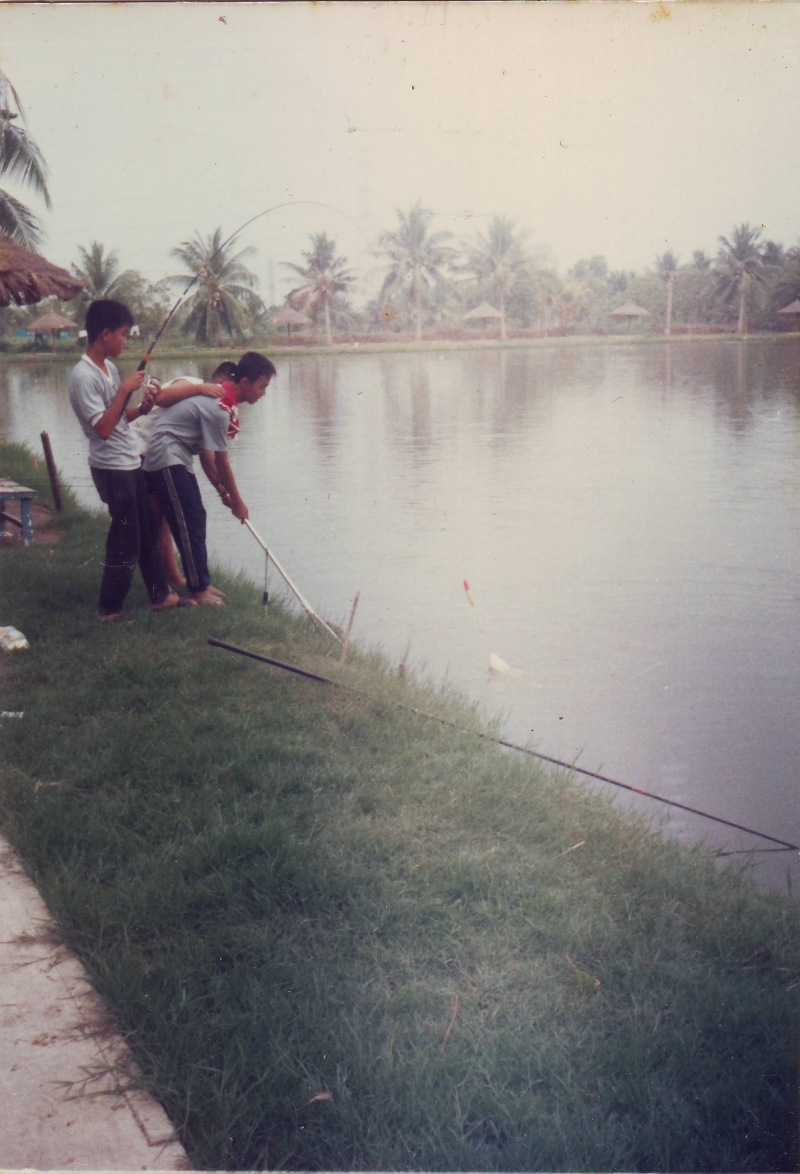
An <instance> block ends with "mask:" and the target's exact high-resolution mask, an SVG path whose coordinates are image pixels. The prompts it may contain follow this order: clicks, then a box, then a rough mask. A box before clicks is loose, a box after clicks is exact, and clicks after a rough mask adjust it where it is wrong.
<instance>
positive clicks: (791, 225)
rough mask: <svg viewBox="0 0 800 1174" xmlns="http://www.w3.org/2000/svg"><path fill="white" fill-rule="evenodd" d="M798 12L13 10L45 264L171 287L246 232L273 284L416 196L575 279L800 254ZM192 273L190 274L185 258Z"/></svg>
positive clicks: (575, 7) (360, 248)
mask: <svg viewBox="0 0 800 1174" xmlns="http://www.w3.org/2000/svg"><path fill="white" fill-rule="evenodd" d="M798 62H800V4H797V3H794V2H793V0H787V2H780V0H777V2H776V0H772V2H761V3H735V2H734V3H731V2H725V3H720V4H712V3H686V2H674V3H668V4H659V3H633V2H622V3H606V2H602V0H601V2H598V3H589V2H582V3H562V2H555V3H552V2H551V3H527V4H523V3H504V2H497V3H491V2H489V3H484V2H477V3H459V2H457V0H450V2H448V3H433V4H427V3H415V2H413V0H412V2H402V3H391V2H388V3H378V4H369V3H333V4H311V3H308V4H306V3H302V2H294V3H277V4H269V3H253V4H213V3H202V4H195V3H173V4H167V3H155V4H130V3H127V4H117V5H105V4H91V3H85V4H80V3H78V4H65V5H44V4H43V5H36V4H31V5H26V4H0V68H1V69H3V70H4V71H5V72H6V73H7V74H8V76H9V77H10V79H11V81H12V82H13V84H14V85H15V86H16V88H17V90H18V91H19V93H20V96H21V98H22V101H23V104H24V106H25V110H26V113H27V116H28V126H29V130H30V132H31V134H32V135H33V137H34V139H35V140H36V142H37V143H38V144H39V146H40V148H41V149H42V151H43V153H44V155H45V158H46V160H47V163H48V166H49V170H50V189H51V195H52V199H53V207H52V210H51V211H50V212H47V211H46V210H45V209H44V207H43V205H42V204H41V202H40V201H38V200H37V198H36V197H35V196H33V194H32V193H27V194H26V193H25V192H24V191H22V190H21V189H18V188H12V190H13V191H14V192H15V194H17V195H19V196H20V197H22V198H23V199H25V200H26V202H27V203H29V205H30V206H31V207H33V208H34V209H35V210H36V211H37V212H39V213H40V214H41V221H42V224H43V226H44V228H45V230H46V242H45V245H44V252H45V255H46V256H48V257H49V258H50V259H51V260H53V261H55V262H56V263H58V264H61V265H68V264H69V262H71V261H74V260H76V259H77V249H78V246H79V245H84V246H88V245H89V244H90V243H91V242H92V241H93V240H99V241H101V242H102V243H103V244H104V245H105V246H106V247H107V248H115V249H116V250H117V251H118V253H119V256H120V261H121V262H122V264H123V266H125V267H131V268H135V269H138V270H140V271H141V272H143V273H144V274H145V275H146V276H147V277H149V278H151V279H153V280H156V279H158V278H160V277H162V276H164V275H165V274H167V273H170V272H174V271H175V269H176V263H175V262H174V261H173V260H171V259H170V256H169V252H170V249H171V248H172V247H173V246H175V245H177V244H180V242H181V241H183V240H186V239H187V238H189V237H190V236H192V235H193V233H194V232H195V231H199V232H201V233H202V234H204V235H205V234H209V233H211V232H212V231H213V230H214V229H215V228H217V227H218V226H221V227H222V229H223V232H224V234H225V235H229V234H230V233H232V232H234V230H235V229H236V228H238V227H239V225H240V224H242V223H243V222H244V221H246V220H248V219H249V218H250V217H253V216H255V215H256V214H257V213H259V212H261V211H262V210H264V209H266V208H269V207H271V206H273V205H276V204H282V203H284V202H287V201H294V200H298V201H299V200H305V201H319V202H322V203H324V204H327V205H330V206H331V207H330V208H322V207H317V206H313V205H308V204H305V205H297V206H295V207H292V208H288V209H283V210H281V211H279V212H273V213H270V214H269V215H267V216H264V217H262V218H261V219H260V220H258V221H257V222H256V223H255V224H253V225H252V226H251V227H250V228H248V229H247V230H245V231H244V232H243V233H242V234H241V236H240V237H239V238H238V240H237V244H238V245H239V246H240V247H244V246H246V245H252V246H255V247H256V248H257V250H258V252H257V254H256V255H255V256H254V257H253V258H252V259H251V262H250V264H251V266H252V268H253V269H254V270H255V272H256V273H258V275H259V277H260V279H261V293H262V295H263V296H265V297H266V296H268V295H269V294H270V258H272V259H273V268H272V274H273V276H272V281H273V285H272V289H273V290H274V294H275V297H276V298H277V299H278V300H282V298H283V296H284V294H285V293H286V291H287V290H288V288H289V286H288V285H287V284H286V281H285V271H284V270H282V269H281V266H280V262H281V261H285V260H294V261H300V260H301V256H300V254H301V251H302V250H303V249H304V248H307V247H308V237H309V234H310V233H312V232H317V231H322V230H324V231H327V232H328V234H329V235H331V236H333V237H334V238H335V239H336V240H337V243H338V245H339V251H340V252H341V253H343V254H344V255H345V256H347V257H348V259H349V260H350V262H351V264H352V265H354V266H355V267H357V268H360V269H366V268H372V269H373V270H374V267H375V266H376V265H377V263H378V262H377V260H376V259H375V258H374V257H370V255H369V252H368V245H369V243H371V242H373V241H374V239H375V237H376V236H377V234H378V233H379V232H380V231H382V230H385V229H391V228H393V227H395V226H396V223H397V221H396V215H395V212H396V209H398V208H400V209H403V210H404V211H405V210H408V208H409V207H410V206H411V204H412V203H413V202H414V201H415V200H418V199H419V200H421V201H422V202H423V204H424V205H425V206H427V207H429V208H431V209H432V210H433V211H434V212H436V213H437V219H436V221H435V222H434V228H446V229H449V230H451V231H452V232H454V233H455V234H456V236H457V237H458V238H459V239H463V238H469V237H470V236H471V235H473V234H474V233H475V232H476V231H477V230H479V229H482V228H485V227H486V225H487V223H488V219H489V218H490V217H491V216H492V215H494V214H500V215H507V216H510V217H511V218H513V219H514V220H515V221H516V222H517V223H518V225H519V226H520V227H523V228H525V229H526V230H527V231H528V234H529V237H528V239H529V241H530V243H531V244H536V245H539V246H542V247H544V248H546V249H548V250H549V254H550V256H551V258H552V261H553V262H554V264H555V265H556V266H557V267H558V269H559V271H560V272H561V273H562V274H563V273H564V272H565V271H566V269H567V268H568V267H569V266H570V265H572V264H574V262H575V261H577V260H578V259H580V258H582V257H587V256H591V255H593V254H596V253H599V254H602V255H604V256H605V257H606V259H607V261H608V263H609V266H610V267H611V268H612V269H622V268H628V269H635V270H643V269H645V268H646V267H648V266H651V265H652V264H653V262H654V259H655V257H656V255H657V254H659V253H661V252H663V251H664V250H665V249H667V248H671V249H673V250H674V251H675V252H677V254H678V256H679V259H680V260H681V261H689V260H690V259H691V253H692V251H693V250H694V249H696V248H700V249H705V250H706V251H707V252H708V253H710V254H712V255H713V254H715V253H716V251H717V247H718V237H719V235H720V234H725V235H728V234H729V233H730V232H731V230H732V229H733V228H734V226H735V225H737V224H741V223H743V222H745V221H747V222H749V223H751V224H756V225H759V226H761V225H763V226H764V232H763V239H774V240H778V241H780V242H781V243H783V244H784V245H786V246H790V245H796V244H798V243H800V212H799V207H800V206H799V205H798V198H797V190H798V178H800V175H799V174H798V172H799V169H798V163H797V151H798V143H800V66H798ZM178 268H179V266H178Z"/></svg>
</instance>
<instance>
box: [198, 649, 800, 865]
mask: <svg viewBox="0 0 800 1174" xmlns="http://www.w3.org/2000/svg"><path fill="white" fill-rule="evenodd" d="M208 643H209V644H211V645H212V646H213V647H214V648H224V649H225V650H226V651H227V652H236V653H238V655H239V656H247V657H250V659H251V660H258V661H261V662H262V663H263V664H269V665H272V666H273V668H276V669H283V671H284V672H287V673H294V674H295V675H296V676H298V677H305V678H306V680H309V681H315V682H316V683H317V684H320V685H333V686H335V687H336V688H338V689H345V690H347V691H348V692H350V693H356V694H358V695H359V696H364V694H362V693H360V692H359V690H358V689H354V688H353V687H352V686H350V685H344V684H342V683H341V682H340V681H333V680H331V679H330V677H321V676H319V674H318V673H310V672H307V670H306V669H301V668H297V666H296V665H291V664H286V663H284V662H283V661H281V660H274V659H273V658H272V657H270V656H264V655H262V653H260V652H250V651H249V650H248V649H246V648H237V647H236V645H235V644H226V643H224V641H222V640H215V639H214V637H213V636H211V637H209V640H208ZM397 704H398V708H400V709H405V710H407V711H408V712H409V713H413V714H416V715H417V717H424V718H427V719H428V721H432V722H438V723H439V725H442V726H449V727H450V728H451V729H453V730H459V731H460V732H461V733H462V734H475V735H476V736H477V737H478V738H483V739H484V740H485V741H487V742H494V743H495V745H497V746H505V747H506V749H507V750H517V751H519V752H520V754H528V755H530V756H531V758H538V759H539V760H540V761H542V762H549V763H550V764H551V765H552V766H558V767H561V768H562V769H563V770H569V771H573V772H574V773H576V774H581V775H586V776H587V777H588V778H590V779H595V780H597V781H598V782H601V783H610V784H611V786H613V787H619V788H621V789H622V790H623V791H630V792H632V794H634V795H641V796H643V798H645V799H654V800H655V801H656V802H658V803H665V804H666V805H667V806H668V807H677V808H679V809H680V810H681V811H688V812H690V814H691V815H699V816H701V817H702V818H703V819H710V820H712V821H713V822H714V823H720V824H724V825H725V827H729V828H735V829H736V830H737V831H740V832H747V834H748V835H751V836H759V837H760V838H761V839H762V840H769V841H770V842H771V843H773V844H780V848H773V849H769V848H767V849H757V848H756V849H753V851H774V852H800V844H790V843H789V841H788V840H779V839H778V838H777V836H769V835H767V833H766V832H758V831H756V829H755V828H750V827H745V825H744V824H742V823H734V822H733V820H730V819H723V818H722V816H720V815H712V814H711V813H710V812H708V811H701V810H700V808H699V807H689V806H688V804H686V803H679V802H678V801H677V799H667V798H666V797H665V796H664V795H656V794H655V793H654V792H653V791H644V790H642V788H641V787H633V786H631V785H630V783H621V782H619V781H618V780H617V779H612V778H609V777H608V775H601V774H598V773H597V772H596V771H593V770H586V769H585V768H584V767H582V766H575V764H574V763H571V762H562V761H561V759H559V758H551V757H550V755H549V754H540V753H539V752H538V751H537V750H531V749H530V747H529V746H520V745H519V743H517V742H509V741H508V740H507V739H505V738H496V737H495V736H494V735H493V734H487V733H485V732H484V731H482V730H468V729H467V728H466V726H460V725H458V723H457V722H454V721H450V719H449V718H446V717H439V716H438V714H435V713H427V712H426V711H425V710H424V709H416V708H415V707H414V706H413V705H403V704H402V702H398V703H397ZM721 855H726V853H721Z"/></svg>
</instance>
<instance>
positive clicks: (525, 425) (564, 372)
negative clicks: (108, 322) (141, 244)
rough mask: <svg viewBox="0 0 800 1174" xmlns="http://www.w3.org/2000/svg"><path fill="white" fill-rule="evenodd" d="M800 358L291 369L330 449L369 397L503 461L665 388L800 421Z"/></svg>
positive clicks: (388, 360)
mask: <svg viewBox="0 0 800 1174" xmlns="http://www.w3.org/2000/svg"><path fill="white" fill-rule="evenodd" d="M797 357H798V346H797V342H796V340H785V341H784V340H777V341H774V340H771V341H769V342H767V341H758V340H752V339H746V340H739V341H725V342H717V341H711V340H709V341H703V342H683V341H672V342H669V343H667V342H663V343H649V344H646V345H641V344H637V343H630V344H627V343H626V344H624V345H615V346H569V345H567V346H565V345H554V346H540V347H513V348H506V347H496V348H495V347H492V348H480V349H475V350H457V351H455V350H454V351H449V352H445V351H441V352H440V351H426V352H424V353H419V352H415V353H407V354H401V353H391V352H386V353H370V354H363V355H346V356H340V357H337V356H330V355H325V356H319V357H312V356H304V357H301V356H298V357H296V358H293V359H292V360H291V361H290V362H289V363H288V364H287V366H288V384H289V392H290V395H291V396H292V397H295V396H299V397H300V398H302V400H303V402H304V403H306V404H307V406H308V409H309V411H310V413H311V416H312V418H313V421H314V431H315V435H316V438H317V440H318V442H319V445H320V448H321V449H326V448H330V446H331V445H332V444H333V443H334V439H335V436H336V435H337V433H338V432H339V431H340V430H341V427H342V421H341V420H340V419H339V415H340V413H341V412H342V411H343V410H347V411H348V412H349V411H350V410H351V408H353V410H359V409H356V408H354V407H353V405H354V404H355V403H356V402H357V401H355V400H352V394H351V393H353V392H354V391H356V390H357V392H358V394H359V397H360V396H361V395H364V396H366V397H367V400H366V401H365V402H368V403H369V417H368V418H369V421H370V424H369V427H371V428H373V429H374V428H380V429H381V431H382V433H385V439H386V440H387V441H388V442H389V443H391V444H392V445H394V446H397V447H398V448H400V447H404V448H408V449H413V451H414V452H415V453H418V454H420V455H422V454H425V453H427V452H429V451H430V450H431V449H432V448H434V447H435V446H437V445H440V444H441V443H442V441H443V440H444V439H446V437H448V436H452V435H454V434H457V433H458V432H459V431H463V430H465V429H467V428H472V429H478V430H479V431H480V433H481V435H482V437H483V440H482V443H483V444H485V445H486V446H490V447H492V448H493V449H496V450H499V451H503V450H505V449H506V447H507V446H508V445H509V444H516V443H519V440H520V437H521V436H524V435H527V434H528V433H532V432H533V431H535V430H538V429H541V428H544V427H547V426H548V424H549V422H550V421H551V420H552V418H553V417H554V415H555V414H556V413H557V412H559V411H561V410H562V408H563V407H564V405H565V404H567V405H569V404H573V403H574V404H575V405H576V406H577V405H579V403H580V402H581V401H582V400H583V399H584V398H585V397H587V396H589V397H595V396H597V395H606V394H607V396H608V397H609V402H611V401H613V400H614V399H615V397H619V396H624V395H630V394H631V393H632V392H633V393H635V394H643V395H651V394H655V395H659V389H660V394H661V396H663V407H664V410H665V411H668V412H669V413H674V412H680V411H681V410H682V409H683V410H691V411H695V410H704V411H709V410H710V411H712V412H713V414H714V415H715V417H716V418H717V419H718V420H719V421H720V422H721V423H722V424H723V425H724V426H725V428H727V429H728V430H730V431H732V432H733V433H735V434H738V433H745V432H747V431H749V430H750V429H751V428H752V426H753V425H754V424H756V423H757V422H758V421H759V419H763V418H767V419H769V418H774V417H776V416H777V415H778V413H781V412H784V413H785V412H787V411H788V412H789V413H790V414H791V413H797V412H798V411H799V410H800V401H799V400H798V393H797V387H796V383H797V379H796V369H797ZM16 378H17V379H27V378H28V376H27V373H26V372H23V373H22V374H21V375H16ZM351 400H352V403H351ZM377 439H378V438H377V437H376V441H377ZM380 439H381V441H383V439H384V436H383V435H382V436H381V438H380Z"/></svg>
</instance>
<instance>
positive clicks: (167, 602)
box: [150, 591, 181, 611]
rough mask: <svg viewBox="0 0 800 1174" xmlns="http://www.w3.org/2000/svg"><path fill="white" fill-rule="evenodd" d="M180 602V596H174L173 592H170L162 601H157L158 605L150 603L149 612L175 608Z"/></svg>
mask: <svg viewBox="0 0 800 1174" xmlns="http://www.w3.org/2000/svg"><path fill="white" fill-rule="evenodd" d="M180 601H181V597H180V595H176V594H175V592H174V591H170V593H169V595H165V596H164V598H163V599H159V601H158V603H151V604H150V610H151V611H166V610H167V608H169V607H177V606H178V604H179V603H180Z"/></svg>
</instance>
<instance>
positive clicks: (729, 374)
mask: <svg viewBox="0 0 800 1174" xmlns="http://www.w3.org/2000/svg"><path fill="white" fill-rule="evenodd" d="M782 351H783V353H781V352H782ZM715 352H716V353H715V354H714V355H713V356H712V363H713V379H712V386H713V388H714V398H713V407H714V413H715V415H716V416H717V418H718V419H719V420H721V421H722V422H723V423H724V424H725V425H726V426H727V427H728V428H729V429H730V430H731V431H732V432H733V433H734V434H742V433H746V432H749V431H751V430H752V429H753V428H755V427H756V426H757V425H758V424H759V422H761V421H764V420H774V421H777V420H779V419H780V418H782V417H783V415H784V413H788V414H789V415H792V414H793V415H795V416H797V415H798V410H799V409H800V400H799V399H798V396H797V390H796V370H797V368H796V361H797V350H796V348H792V352H791V355H792V356H793V357H791V356H790V349H789V348H788V347H787V348H786V349H785V350H783V348H782V347H781V344H780V342H775V343H767V342H759V341H758V340H750V339H740V340H737V341H736V342H731V343H728V344H720V346H719V348H715Z"/></svg>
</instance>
